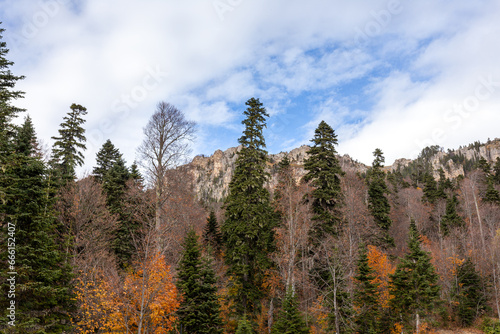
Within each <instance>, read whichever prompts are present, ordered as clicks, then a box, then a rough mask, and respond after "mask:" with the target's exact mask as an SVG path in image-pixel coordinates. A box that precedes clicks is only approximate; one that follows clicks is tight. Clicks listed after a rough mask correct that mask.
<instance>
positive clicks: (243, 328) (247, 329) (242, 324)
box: [236, 314, 255, 334]
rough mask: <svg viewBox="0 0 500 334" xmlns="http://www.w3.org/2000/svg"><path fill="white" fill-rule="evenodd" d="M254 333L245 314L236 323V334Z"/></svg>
mask: <svg viewBox="0 0 500 334" xmlns="http://www.w3.org/2000/svg"><path fill="white" fill-rule="evenodd" d="M254 333H255V331H254V330H253V328H252V324H251V322H250V321H249V320H248V319H247V316H246V314H245V315H243V317H242V318H241V319H240V321H238V327H237V328H236V334H254Z"/></svg>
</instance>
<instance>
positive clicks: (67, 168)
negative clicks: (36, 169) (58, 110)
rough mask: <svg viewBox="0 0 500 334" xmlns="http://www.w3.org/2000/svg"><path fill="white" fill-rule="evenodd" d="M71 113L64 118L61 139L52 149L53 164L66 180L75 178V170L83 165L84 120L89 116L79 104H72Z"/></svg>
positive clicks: (57, 138) (56, 138) (55, 138)
mask: <svg viewBox="0 0 500 334" xmlns="http://www.w3.org/2000/svg"><path fill="white" fill-rule="evenodd" d="M70 109H71V111H70V112H68V114H67V116H64V117H63V119H64V122H63V123H61V125H60V126H61V128H60V129H59V130H58V131H59V137H52V139H54V140H55V143H54V146H53V149H52V159H53V162H52V164H53V165H54V167H55V168H56V169H57V170H59V172H60V173H61V175H62V177H63V179H64V180H73V179H74V178H75V168H76V167H77V166H82V165H83V158H84V157H83V153H82V152H81V151H83V150H85V149H86V146H85V141H86V138H85V135H84V134H85V129H84V128H82V125H83V123H85V120H84V119H83V118H82V117H83V116H85V115H86V114H87V109H86V108H85V107H82V106H81V105H78V104H74V103H73V104H72V105H71V107H70Z"/></svg>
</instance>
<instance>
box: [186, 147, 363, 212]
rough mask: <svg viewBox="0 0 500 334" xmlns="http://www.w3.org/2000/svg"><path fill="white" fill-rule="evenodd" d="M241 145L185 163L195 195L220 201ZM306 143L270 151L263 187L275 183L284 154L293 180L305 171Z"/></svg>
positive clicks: (346, 163) (345, 162) (346, 161)
mask: <svg viewBox="0 0 500 334" xmlns="http://www.w3.org/2000/svg"><path fill="white" fill-rule="evenodd" d="M240 150H241V145H240V146H238V147H232V148H229V149H227V150H225V151H221V150H217V151H215V152H214V154H213V155H211V156H209V157H205V156H196V157H195V158H194V159H193V161H192V162H191V163H189V164H188V165H187V166H185V167H187V168H188V170H189V172H190V173H191V174H192V176H193V180H194V182H195V185H194V188H195V191H196V193H197V194H198V197H199V198H200V199H203V200H207V201H216V202H217V201H221V200H223V199H224V198H225V197H226V196H227V195H228V191H229V183H230V182H231V178H232V177H233V172H234V168H235V163H236V159H237V158H238V152H239V151H240ZM308 150H309V146H307V145H303V146H301V147H299V148H296V149H293V150H291V151H290V152H288V153H286V152H280V153H278V154H270V155H269V159H268V164H267V168H266V171H267V172H268V173H270V175H271V177H270V179H269V181H268V184H267V186H268V187H269V188H270V189H272V188H274V187H275V186H276V184H277V182H278V178H277V176H278V173H277V166H278V163H279V162H280V161H281V160H282V159H283V158H284V157H285V155H287V154H288V159H289V160H290V164H291V166H292V167H293V168H295V176H296V181H297V182H298V181H300V179H301V178H302V177H303V176H304V175H305V174H306V171H305V170H304V159H306V158H307V151H308ZM339 161H340V165H341V167H342V169H343V170H354V171H359V172H366V170H367V169H368V167H367V166H365V165H363V164H361V163H359V162H356V161H354V160H353V159H351V157H349V156H348V155H344V156H341V157H339Z"/></svg>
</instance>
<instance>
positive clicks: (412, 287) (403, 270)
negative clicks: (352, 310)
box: [389, 220, 440, 329]
mask: <svg viewBox="0 0 500 334" xmlns="http://www.w3.org/2000/svg"><path fill="white" fill-rule="evenodd" d="M408 249H409V253H408V254H406V255H405V256H404V258H402V259H401V262H400V263H399V264H398V266H397V268H396V272H395V273H394V274H393V275H390V276H389V277H390V293H391V295H392V296H394V298H392V299H391V301H390V305H391V308H392V310H393V312H394V314H397V315H399V316H400V318H401V319H403V322H404V323H405V324H406V325H410V324H411V323H412V322H411V321H410V319H412V318H413V319H415V326H416V327H417V329H418V328H419V326H420V320H421V317H425V316H426V315H427V313H430V312H432V310H433V308H434V307H435V306H436V305H437V304H438V303H439V290H440V289H439V286H438V285H437V282H438V279H439V277H438V275H437V274H436V272H435V269H434V266H433V265H432V263H431V257H430V255H429V253H427V252H425V251H424V250H422V246H421V241H420V235H419V233H418V231H417V227H416V225H415V221H413V220H412V221H411V223H410V234H409V239H408Z"/></svg>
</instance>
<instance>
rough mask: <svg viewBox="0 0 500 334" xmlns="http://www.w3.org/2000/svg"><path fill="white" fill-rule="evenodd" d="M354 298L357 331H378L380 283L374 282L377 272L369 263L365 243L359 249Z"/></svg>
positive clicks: (362, 333)
mask: <svg viewBox="0 0 500 334" xmlns="http://www.w3.org/2000/svg"><path fill="white" fill-rule="evenodd" d="M354 279H355V287H354V300H353V304H354V307H355V309H356V314H355V316H354V324H355V326H356V333H360V334H376V333H378V332H379V331H378V322H379V317H380V305H379V302H378V300H379V298H378V284H376V283H374V280H375V272H374V270H373V269H372V268H371V267H370V266H369V264H368V252H367V250H366V247H365V245H364V244H362V245H361V246H360V249H359V259H358V266H357V274H356V276H355V277H354Z"/></svg>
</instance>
